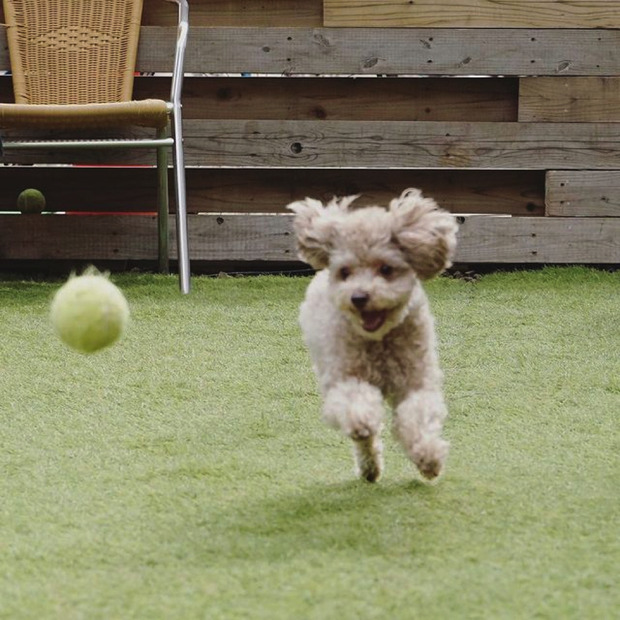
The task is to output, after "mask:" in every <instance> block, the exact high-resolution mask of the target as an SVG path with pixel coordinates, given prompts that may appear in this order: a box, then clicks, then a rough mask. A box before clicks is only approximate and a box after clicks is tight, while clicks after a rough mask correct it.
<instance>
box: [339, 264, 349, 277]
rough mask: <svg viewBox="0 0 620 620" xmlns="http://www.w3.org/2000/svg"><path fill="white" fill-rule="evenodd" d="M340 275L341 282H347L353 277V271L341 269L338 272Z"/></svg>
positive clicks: (346, 268) (345, 268)
mask: <svg viewBox="0 0 620 620" xmlns="http://www.w3.org/2000/svg"><path fill="white" fill-rule="evenodd" d="M338 275H339V276H340V279H341V280H346V279H347V278H348V277H349V276H350V275H351V270H350V269H349V268H348V267H341V268H340V270H339V271H338Z"/></svg>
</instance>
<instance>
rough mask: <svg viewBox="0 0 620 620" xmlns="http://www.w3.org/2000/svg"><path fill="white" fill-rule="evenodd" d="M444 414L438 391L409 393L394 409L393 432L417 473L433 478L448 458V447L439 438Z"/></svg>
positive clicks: (441, 399)
mask: <svg viewBox="0 0 620 620" xmlns="http://www.w3.org/2000/svg"><path fill="white" fill-rule="evenodd" d="M446 415H447V412H446V406H445V404H444V401H443V396H442V394H441V392H438V391H435V390H419V391H414V392H410V393H409V394H408V395H407V397H406V398H405V399H404V400H403V401H401V402H400V403H399V405H398V406H397V407H396V417H395V419H394V432H395V435H396V437H397V439H398V440H399V441H400V443H401V445H402V446H403V448H404V449H405V452H407V454H408V455H409V458H410V459H411V460H412V461H413V462H414V463H415V465H416V467H417V468H418V469H419V471H420V473H421V474H422V475H423V476H424V477H425V478H428V479H429V480H432V479H433V478H436V477H437V476H438V475H439V474H440V473H441V470H442V469H443V466H444V463H445V460H446V458H447V456H448V450H449V444H448V442H447V441H445V440H444V439H442V438H441V429H442V426H443V421H444V419H445V417H446Z"/></svg>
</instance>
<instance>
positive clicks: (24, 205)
mask: <svg viewBox="0 0 620 620" xmlns="http://www.w3.org/2000/svg"><path fill="white" fill-rule="evenodd" d="M17 208H18V209H19V210H20V211H21V212H22V213H41V211H44V210H45V196H44V195H43V194H42V193H41V192H40V191H39V190H38V189H32V188H30V189H25V190H24V191H23V192H21V193H20V195H19V196H18V197H17Z"/></svg>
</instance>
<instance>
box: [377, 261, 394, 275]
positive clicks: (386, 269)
mask: <svg viewBox="0 0 620 620" xmlns="http://www.w3.org/2000/svg"><path fill="white" fill-rule="evenodd" d="M379 273H380V274H381V275H382V276H383V277H384V278H389V277H390V276H391V275H392V274H393V273H394V267H392V266H391V265H385V264H384V265H381V267H379Z"/></svg>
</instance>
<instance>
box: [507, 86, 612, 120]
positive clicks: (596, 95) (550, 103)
mask: <svg viewBox="0 0 620 620" xmlns="http://www.w3.org/2000/svg"><path fill="white" fill-rule="evenodd" d="M519 120H520V121H522V122H528V123H531V122H565V123H582V122H592V123H596V122H601V123H602V122H617V121H620V78H618V77H573V78H524V79H522V80H521V81H520V88H519Z"/></svg>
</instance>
